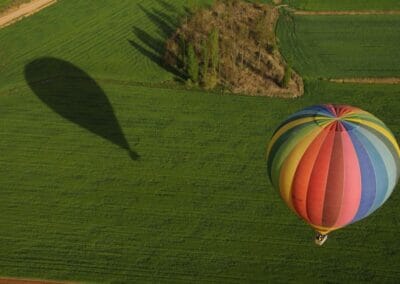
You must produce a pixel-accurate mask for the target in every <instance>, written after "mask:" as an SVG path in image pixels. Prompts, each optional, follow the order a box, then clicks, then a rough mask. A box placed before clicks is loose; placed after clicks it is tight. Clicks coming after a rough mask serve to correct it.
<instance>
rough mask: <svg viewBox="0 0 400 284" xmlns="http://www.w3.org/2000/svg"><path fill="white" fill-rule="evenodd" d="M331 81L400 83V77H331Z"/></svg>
mask: <svg viewBox="0 0 400 284" xmlns="http://www.w3.org/2000/svg"><path fill="white" fill-rule="evenodd" d="M329 81H330V82H335V83H355V84H390V85H397V84H400V77H388V78H341V79H329Z"/></svg>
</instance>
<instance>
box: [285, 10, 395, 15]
mask: <svg viewBox="0 0 400 284" xmlns="http://www.w3.org/2000/svg"><path fill="white" fill-rule="evenodd" d="M293 13H294V14H295V15H305V16H313V15H315V16H317V15H400V10H387V11H384V10H367V11H301V10H294V11H293Z"/></svg>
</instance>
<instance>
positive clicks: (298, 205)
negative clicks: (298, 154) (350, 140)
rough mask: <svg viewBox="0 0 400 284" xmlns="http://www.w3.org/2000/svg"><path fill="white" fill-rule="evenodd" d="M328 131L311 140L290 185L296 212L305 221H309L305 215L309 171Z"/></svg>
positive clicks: (310, 171)
mask: <svg viewBox="0 0 400 284" xmlns="http://www.w3.org/2000/svg"><path fill="white" fill-rule="evenodd" d="M327 134H328V131H322V132H321V133H319V135H318V136H317V137H316V138H315V139H314V141H312V143H311V144H310V146H309V147H308V148H307V150H306V152H305V153H304V155H303V157H302V158H301V160H300V162H299V165H298V167H297V170H296V173H295V175H294V179H293V185H292V203H293V207H294V209H295V210H296V212H297V214H298V215H299V216H301V217H302V218H303V219H305V220H306V221H309V218H308V215H307V191H308V185H309V182H310V178H311V173H312V169H313V166H314V165H315V161H316V159H317V157H318V153H319V151H320V149H321V146H322V144H323V142H324V141H325V139H326V136H327Z"/></svg>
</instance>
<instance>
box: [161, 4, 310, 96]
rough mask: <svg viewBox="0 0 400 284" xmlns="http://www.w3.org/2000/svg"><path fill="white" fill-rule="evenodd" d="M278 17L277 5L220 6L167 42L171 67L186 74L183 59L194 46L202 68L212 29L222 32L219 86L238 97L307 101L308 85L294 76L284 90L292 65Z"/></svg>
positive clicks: (202, 12) (192, 20) (204, 12)
mask: <svg viewBox="0 0 400 284" xmlns="http://www.w3.org/2000/svg"><path fill="white" fill-rule="evenodd" d="M278 18H279V11H278V9H277V8H275V7H274V6H271V5H266V4H254V3H248V2H242V1H217V2H216V3H215V4H214V5H213V6H212V7H210V8H208V9H201V10H199V11H196V12H194V13H193V14H192V15H190V17H187V18H186V19H184V21H183V23H182V25H181V26H180V27H179V28H178V29H177V30H176V32H175V33H174V34H173V35H172V36H171V38H170V39H169V40H167V42H166V45H165V50H166V52H165V55H164V59H165V62H166V64H168V65H170V66H173V67H174V68H178V69H181V70H182V69H184V68H185V67H183V66H184V65H185V63H183V61H184V60H182V58H183V57H184V56H183V54H185V53H186V52H187V51H185V49H187V46H188V45H189V44H191V45H193V47H194V49H195V53H196V55H197V58H198V60H200V69H202V68H203V64H204V62H202V57H204V56H202V55H203V50H204V48H203V43H204V42H205V41H206V40H207V39H208V37H209V35H210V33H211V32H212V30H215V29H217V30H218V31H219V36H218V39H219V65H218V72H217V73H218V74H217V77H218V78H217V80H218V83H219V85H221V86H223V87H224V88H227V89H229V90H230V91H231V92H233V93H241V94H246V95H253V96H279V97H298V96H301V95H302V94H303V92H304V86H303V80H302V79H301V77H300V76H299V75H298V74H297V73H295V72H294V71H293V72H292V74H291V76H290V79H289V82H288V84H287V87H283V86H284V84H283V81H284V76H285V67H286V63H285V61H284V59H283V57H282V56H281V54H280V53H279V50H278V49H277V48H276V46H277V44H276V38H275V25H276V22H277V20H278ZM260 34H263V35H262V36H260ZM261 37H263V40H261V39H260V38H261ZM182 42H183V43H184V44H182Z"/></svg>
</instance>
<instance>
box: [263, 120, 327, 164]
mask: <svg viewBox="0 0 400 284" xmlns="http://www.w3.org/2000/svg"><path fill="white" fill-rule="evenodd" d="M327 119H328V118H327V117H325V116H315V117H305V118H299V119H296V120H293V121H291V122H289V123H288V124H285V125H284V126H282V127H281V128H280V129H279V130H278V132H276V133H275V135H274V136H273V137H272V139H271V141H270V142H269V144H268V149H267V155H266V157H268V156H269V153H270V151H271V149H272V146H273V145H274V144H275V142H276V140H278V139H279V137H281V136H282V134H284V133H285V132H286V131H288V130H290V129H292V128H293V127H296V126H298V125H300V124H304V123H307V122H311V121H316V120H321V121H324V120H327Z"/></svg>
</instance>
